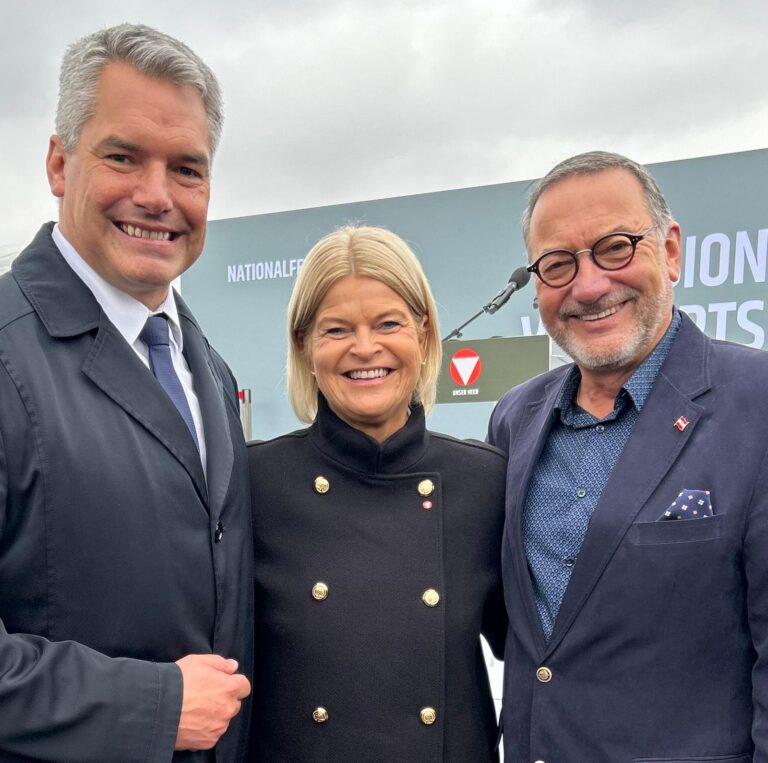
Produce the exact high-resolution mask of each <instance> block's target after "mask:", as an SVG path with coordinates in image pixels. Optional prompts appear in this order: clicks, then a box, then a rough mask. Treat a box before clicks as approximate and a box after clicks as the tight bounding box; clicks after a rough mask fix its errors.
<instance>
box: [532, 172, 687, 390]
mask: <svg viewBox="0 0 768 763" xmlns="http://www.w3.org/2000/svg"><path fill="white" fill-rule="evenodd" d="M652 224H653V220H652V219H651V216H650V214H649V212H648V208H647V205H646V203H645V198H644V196H643V190H642V186H641V185H640V183H639V182H638V180H637V179H636V178H635V177H634V176H633V175H632V174H631V173H630V172H629V171H627V170H624V169H610V170H604V171H602V172H597V173H594V174H591V175H574V176H571V177H569V178H566V179H565V180H562V181H560V182H559V183H556V184H555V185H553V186H552V187H550V188H549V189H547V190H546V191H544V193H542V195H541V197H540V198H539V200H538V201H537V202H536V206H535V207H534V209H533V214H532V216H531V229H530V252H531V259H532V260H536V259H537V258H538V257H540V256H541V255H542V254H543V253H544V252H547V251H550V250H553V249H570V250H571V251H578V250H581V249H586V248H589V247H591V246H592V245H593V244H594V243H595V242H596V241H597V240H598V239H599V238H601V237H602V236H605V235H606V234H608V233H614V232H627V233H640V232H641V231H645V230H646V229H647V228H649V227H650V226H651V225H652ZM679 275H680V228H679V226H678V225H677V223H672V224H671V226H670V228H669V231H668V232H667V231H664V230H657V229H654V230H653V231H652V232H651V233H649V234H648V236H647V237H646V238H644V239H643V240H642V241H640V242H639V243H638V245H637V250H636V252H635V256H634V259H633V260H632V262H630V264H629V265H628V266H627V267H625V268H623V269H622V270H616V271H611V272H609V271H606V270H601V269H600V268H598V267H597V266H596V265H595V264H594V262H593V261H592V260H591V258H590V256H589V255H588V254H582V255H580V256H579V272H578V274H577V276H576V278H575V279H574V280H573V281H572V282H571V283H570V284H568V285H567V286H563V287H561V288H558V289H555V288H552V287H550V286H546V285H545V284H543V283H541V281H540V280H538V279H537V280H536V291H537V299H538V305H539V312H540V314H541V319H542V321H543V322H544V325H545V326H546V328H547V332H548V333H549V335H550V336H551V337H552V339H553V340H554V341H555V342H557V344H559V345H560V346H561V347H562V348H563V349H564V350H565V351H566V352H567V353H568V354H569V355H570V356H571V357H572V358H573V359H574V360H575V361H576V363H577V364H578V366H579V367H580V368H581V370H582V375H583V376H585V377H586V376H588V375H590V374H593V375H594V374H601V373H611V374H616V373H617V372H618V373H619V374H620V376H622V377H623V378H625V379H626V378H629V376H630V375H631V374H632V372H633V371H634V369H635V368H637V366H638V365H640V363H642V361H643V360H644V359H645V357H646V356H647V355H648V354H649V353H650V352H651V351H652V350H653V348H654V347H655V346H656V344H657V343H658V341H659V340H660V339H661V337H662V336H663V334H664V332H665V331H666V329H667V327H668V326H669V323H670V321H671V315H672V313H671V309H672V300H673V296H672V282H673V281H675V280H676V279H677V278H678V276H679ZM622 383H623V382H622Z"/></svg>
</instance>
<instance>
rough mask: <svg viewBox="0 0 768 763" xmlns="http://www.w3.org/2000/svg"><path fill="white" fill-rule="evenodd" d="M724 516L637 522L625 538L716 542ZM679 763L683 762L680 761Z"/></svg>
mask: <svg viewBox="0 0 768 763" xmlns="http://www.w3.org/2000/svg"><path fill="white" fill-rule="evenodd" d="M726 516H727V515H725V514H715V516H714V517H702V518H701V519H672V520H659V521H657V522H637V523H635V524H634V525H632V527H630V529H629V533H628V536H627V538H628V540H629V542H630V543H631V544H632V545H634V546H650V545H659V544H665V543H701V542H704V541H711V540H717V539H718V538H721V537H722V536H723V532H724V526H725V519H726ZM704 760H706V759H704ZM726 760H727V759H726ZM681 763H684V762H683V761H681Z"/></svg>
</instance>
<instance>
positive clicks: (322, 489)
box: [315, 474, 331, 495]
mask: <svg viewBox="0 0 768 763" xmlns="http://www.w3.org/2000/svg"><path fill="white" fill-rule="evenodd" d="M330 489H331V483H330V482H328V480H327V479H326V478H325V477H323V475H322V474H321V475H320V476H319V477H315V492H316V493H320V495H323V493H327V492H328V491H329V490H330Z"/></svg>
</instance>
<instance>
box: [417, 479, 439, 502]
mask: <svg viewBox="0 0 768 763" xmlns="http://www.w3.org/2000/svg"><path fill="white" fill-rule="evenodd" d="M416 489H417V490H418V491H419V495H420V496H421V497H422V498H426V497H427V496H428V495H432V493H434V492H435V483H434V482H432V480H422V481H421V482H419V486H418V487H417V488H416Z"/></svg>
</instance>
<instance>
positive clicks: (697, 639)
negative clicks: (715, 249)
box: [489, 152, 768, 763]
mask: <svg viewBox="0 0 768 763" xmlns="http://www.w3.org/2000/svg"><path fill="white" fill-rule="evenodd" d="M524 233H525V237H526V243H527V246H528V249H529V253H530V258H531V261H532V265H531V268H530V269H531V270H533V271H534V272H535V273H536V274H537V295H538V303H539V310H540V311H541V316H542V320H543V321H544V324H545V325H546V327H547V330H548V332H549V333H550V335H551V336H552V337H553V339H555V340H556V341H557V343H558V344H559V345H560V346H561V347H563V349H565V350H566V351H567V352H568V354H569V355H570V356H571V357H572V358H573V359H574V361H575V363H574V364H571V365H568V366H564V367H562V368H558V369H556V370H554V371H551V372H549V373H546V374H543V375H541V376H539V377H537V378H535V379H532V380H530V381H529V382H526V383H525V384H523V385H520V386H519V387H517V388H515V389H513V390H511V391H510V392H509V393H507V395H506V396H505V397H504V398H502V400H501V401H500V402H499V404H498V406H497V408H496V410H495V411H494V413H493V416H492V419H491V424H490V433H489V439H490V441H491V442H492V443H494V444H495V445H498V446H499V447H501V448H502V449H503V450H505V451H506V452H507V453H508V454H509V465H508V471H507V524H506V533H505V540H504V547H503V562H504V588H505V597H506V602H507V611H508V614H509V623H510V624H509V632H508V637H507V644H506V653H505V663H504V671H505V690H504V707H503V712H502V723H503V727H504V749H505V761H507V763H530V761H546V763H573V762H574V761H578V762H579V763H581V761H589V763H639V762H640V761H643V762H644V763H651V762H652V761H658V762H661V761H670V762H671V761H678V762H679V763H685V762H687V761H701V762H703V761H717V762H718V763H749V762H750V761H760V762H761V763H765V761H768V711H767V707H768V704H767V702H768V666H767V664H766V660H768V460H767V459H768V437H766V427H765V422H766V421H768V401H767V400H766V396H765V394H764V393H763V391H762V382H763V380H765V379H766V378H768V354H766V353H764V352H760V351H758V350H755V349H749V348H746V347H742V346H739V345H735V344H732V343H729V342H720V341H712V340H710V339H709V338H707V337H706V336H704V334H702V333H701V331H699V329H698V328H697V327H696V326H695V325H694V323H693V322H692V321H691V320H690V319H689V318H688V317H687V316H685V315H683V314H681V313H680V312H679V311H678V310H676V309H675V308H674V307H673V291H672V284H673V283H674V282H675V280H676V279H677V278H678V277H679V274H680V261H681V250H680V228H679V226H678V224H677V223H676V222H675V221H674V220H673V219H672V217H671V214H670V211H669V208H668V206H667V204H666V202H665V200H664V198H663V196H662V195H661V192H660V191H659V189H658V187H657V185H656V183H655V182H654V180H653V178H652V177H651V176H650V175H649V174H648V172H647V170H645V168H643V167H640V166H639V165H637V164H636V163H635V162H632V161H631V160H629V159H627V158H626V157H621V156H618V155H616V154H608V153H604V152H591V153H589V154H584V155H580V156H577V157H573V158H571V159H567V160H566V161H565V162H563V163H562V164H560V165H558V166H557V167H555V168H554V169H553V170H552V171H551V172H550V173H548V175H547V176H545V177H544V178H543V179H542V180H541V181H540V182H539V184H538V185H537V186H536V187H535V188H534V190H533V192H532V195H531V200H530V202H529V205H528V209H527V212H526V214H525V216H524Z"/></svg>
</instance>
